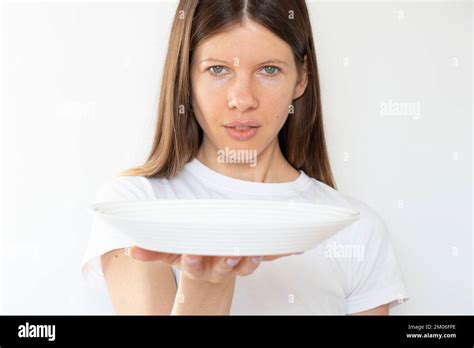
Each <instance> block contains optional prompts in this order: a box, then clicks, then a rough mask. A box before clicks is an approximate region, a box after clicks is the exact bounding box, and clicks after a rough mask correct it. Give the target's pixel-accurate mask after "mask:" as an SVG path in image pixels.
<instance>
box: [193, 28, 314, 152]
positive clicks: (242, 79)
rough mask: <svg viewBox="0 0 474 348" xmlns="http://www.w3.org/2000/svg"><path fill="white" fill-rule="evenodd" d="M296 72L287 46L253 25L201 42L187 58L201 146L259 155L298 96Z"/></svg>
mask: <svg viewBox="0 0 474 348" xmlns="http://www.w3.org/2000/svg"><path fill="white" fill-rule="evenodd" d="M300 73H301V74H300V75H298V73H297V67H296V63H295V60H294V57H293V52H292V50H291V47H290V46H289V45H288V44H287V43H286V42H284V41H283V40H282V39H280V38H279V37H278V36H276V35H275V34H273V33H272V32H271V31H269V30H268V29H266V28H265V27H263V26H261V25H259V24H257V23H255V22H246V23H245V24H244V25H242V26H240V25H239V26H235V27H233V28H232V29H231V30H229V31H226V32H224V33H220V34H216V35H214V36H212V37H211V38H209V39H208V40H206V41H204V42H203V43H201V44H200V45H199V46H198V47H197V48H196V50H195V52H194V56H193V63H192V66H191V85H192V98H193V108H194V113H195V115H196V118H197V121H198V123H199V125H200V126H201V128H202V129H203V131H204V139H203V141H204V142H205V145H206V146H209V145H211V147H212V148H213V149H215V150H219V149H225V148H226V147H228V148H231V149H251V150H256V151H257V154H260V153H261V152H262V151H263V150H265V148H266V147H267V146H268V145H269V144H272V143H273V142H274V141H277V140H278V138H277V136H278V132H279V131H280V129H281V128H282V126H283V124H284V123H285V121H286V118H287V117H288V112H289V107H290V105H291V104H292V102H293V100H294V99H297V98H298V97H300V96H301V95H302V94H303V93H304V89H305V88H306V82H307V79H306V73H305V71H304V70H301V71H300ZM289 117H291V114H290V116H289ZM235 122H243V123H244V124H242V127H243V128H242V127H240V129H239V128H235ZM245 122H247V126H248V125H251V126H252V127H248V128H247V126H246V125H245ZM232 123H234V124H232ZM229 126H230V127H229ZM232 126H234V127H232ZM253 126H257V127H256V128H253Z"/></svg>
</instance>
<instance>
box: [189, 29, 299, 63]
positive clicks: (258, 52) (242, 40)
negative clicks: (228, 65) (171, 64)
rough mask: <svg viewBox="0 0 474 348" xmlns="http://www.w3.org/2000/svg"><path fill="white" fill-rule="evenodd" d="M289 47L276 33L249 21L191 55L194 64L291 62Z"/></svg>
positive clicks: (221, 34)
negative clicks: (275, 60)
mask: <svg viewBox="0 0 474 348" xmlns="http://www.w3.org/2000/svg"><path fill="white" fill-rule="evenodd" d="M291 57H292V50H291V47H290V46H289V45H288V44H287V43H286V42H285V41H283V40H282V39H281V38H280V37H278V36H277V35H276V34H274V33H273V32H271V31H270V30H268V29H267V28H265V27H264V26H262V25H261V24H258V23H255V22H253V21H245V22H243V23H242V24H237V25H234V26H232V27H230V28H229V29H227V30H226V31H224V32H221V33H218V34H215V35H213V36H211V37H210V38H208V39H206V40H205V41H203V42H202V43H200V44H199V45H198V46H197V47H196V49H195V52H194V61H197V62H199V61H200V60H203V59H209V58H215V59H222V60H226V61H232V60H233V59H235V58H239V60H240V61H241V62H242V64H245V62H246V61H247V62H255V61H259V60H267V59H281V60H286V61H287V62H288V63H290V62H291Z"/></svg>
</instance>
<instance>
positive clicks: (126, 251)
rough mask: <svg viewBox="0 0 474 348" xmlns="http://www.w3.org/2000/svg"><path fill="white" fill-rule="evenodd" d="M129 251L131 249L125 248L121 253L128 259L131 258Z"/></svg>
mask: <svg viewBox="0 0 474 348" xmlns="http://www.w3.org/2000/svg"><path fill="white" fill-rule="evenodd" d="M131 249H132V247H128V248H125V250H124V252H123V253H124V254H125V256H128V257H130V256H131V254H130V251H131Z"/></svg>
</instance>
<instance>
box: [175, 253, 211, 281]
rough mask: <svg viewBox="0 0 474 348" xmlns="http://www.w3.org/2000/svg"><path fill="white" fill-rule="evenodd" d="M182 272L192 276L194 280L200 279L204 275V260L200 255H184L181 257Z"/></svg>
mask: <svg viewBox="0 0 474 348" xmlns="http://www.w3.org/2000/svg"><path fill="white" fill-rule="evenodd" d="M181 260H182V262H181V270H182V271H183V272H185V273H187V274H188V275H190V276H191V278H192V279H199V278H200V277H202V275H203V273H204V270H205V269H204V258H203V257H202V256H200V255H189V254H186V255H183V256H182V257H181Z"/></svg>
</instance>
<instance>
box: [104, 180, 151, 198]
mask: <svg viewBox="0 0 474 348" xmlns="http://www.w3.org/2000/svg"><path fill="white" fill-rule="evenodd" d="M153 198H154V193H153V189H152V187H151V184H150V182H149V180H148V179H147V178H146V177H143V176H116V177H113V178H112V179H109V180H108V181H106V182H105V183H103V184H102V185H101V186H100V187H99V189H98V191H97V193H96V197H95V203H100V202H107V201H124V200H147V199H153Z"/></svg>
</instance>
